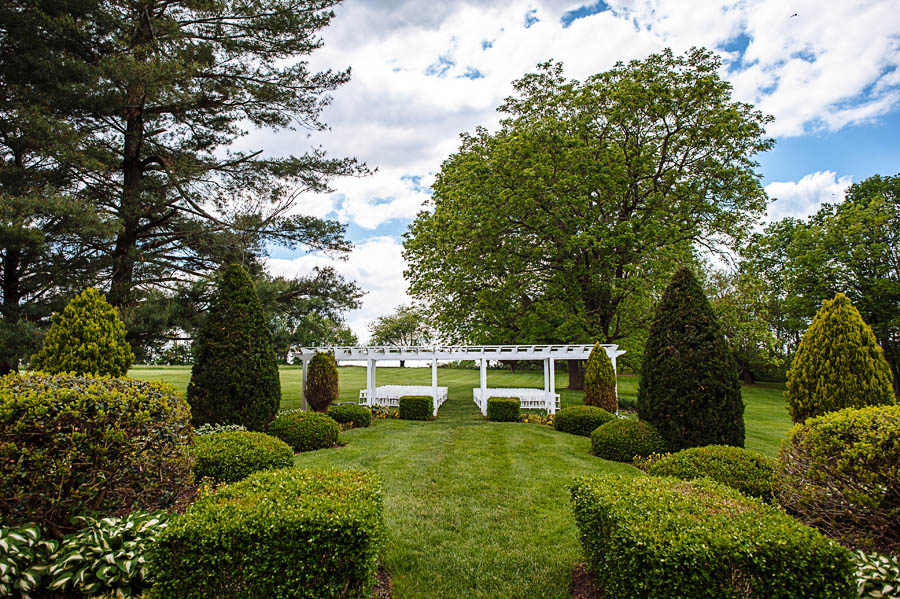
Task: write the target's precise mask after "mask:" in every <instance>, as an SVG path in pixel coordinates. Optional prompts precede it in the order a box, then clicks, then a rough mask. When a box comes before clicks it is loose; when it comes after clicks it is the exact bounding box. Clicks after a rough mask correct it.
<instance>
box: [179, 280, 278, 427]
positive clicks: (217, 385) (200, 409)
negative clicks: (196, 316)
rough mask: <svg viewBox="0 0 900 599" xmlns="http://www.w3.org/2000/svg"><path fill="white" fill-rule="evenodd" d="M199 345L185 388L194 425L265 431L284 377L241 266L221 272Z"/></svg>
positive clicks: (273, 414)
mask: <svg viewBox="0 0 900 599" xmlns="http://www.w3.org/2000/svg"><path fill="white" fill-rule="evenodd" d="M195 348H196V350H197V353H196V357H195V359H194V366H193V368H192V369H191V381H190V383H189V384H188V388H187V400H188V403H189V404H190V405H191V412H192V415H193V422H194V426H200V425H202V424H213V423H220V424H242V425H244V426H246V427H247V428H248V429H250V430H254V431H264V430H266V427H267V426H268V424H269V422H270V421H271V420H272V418H274V417H275V414H276V412H278V406H279V405H280V403H281V380H280V379H279V377H278V363H277V361H276V358H275V350H274V348H273V346H272V334H271V333H270V332H269V327H268V325H267V323H266V315H265V313H264V312H263V308H262V304H261V303H260V301H259V296H258V295H257V294H256V289H255V288H254V287H253V281H251V280H250V277H249V275H247V273H246V272H245V271H244V269H243V268H241V267H240V265H237V264H232V265H231V266H229V267H228V268H226V269H224V270H223V271H222V273H221V274H220V276H219V280H218V285H217V287H216V292H215V295H214V296H213V300H212V303H211V304H210V307H209V311H208V312H207V315H206V318H205V319H204V321H203V324H202V325H201V326H200V331H199V334H198V335H197V342H196V344H195Z"/></svg>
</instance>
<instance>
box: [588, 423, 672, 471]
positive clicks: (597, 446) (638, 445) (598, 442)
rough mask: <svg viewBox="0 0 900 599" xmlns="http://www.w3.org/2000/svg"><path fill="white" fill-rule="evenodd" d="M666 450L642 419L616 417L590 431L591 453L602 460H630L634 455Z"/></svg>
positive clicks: (658, 435) (654, 430) (660, 439)
mask: <svg viewBox="0 0 900 599" xmlns="http://www.w3.org/2000/svg"><path fill="white" fill-rule="evenodd" d="M664 451H666V442H665V441H664V440H663V438H662V436H661V435H660V434H659V433H658V432H657V431H656V429H655V428H653V425H652V424H650V423H648V422H644V421H642V420H631V419H630V418H616V419H615V420H612V421H610V422H607V423H606V424H604V425H603V426H601V427H599V428H598V429H597V430H595V431H594V432H593V433H591V453H593V454H594V455H595V456H597V457H598V458H603V459H604V460H613V461H615V462H631V461H632V460H634V457H635V456H646V455H650V454H651V453H654V452H655V453H662V452H664Z"/></svg>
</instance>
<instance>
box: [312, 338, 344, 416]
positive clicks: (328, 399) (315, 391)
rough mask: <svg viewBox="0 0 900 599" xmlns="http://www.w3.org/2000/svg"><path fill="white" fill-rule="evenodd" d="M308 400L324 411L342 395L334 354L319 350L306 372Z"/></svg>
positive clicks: (313, 406) (317, 409) (314, 406)
mask: <svg viewBox="0 0 900 599" xmlns="http://www.w3.org/2000/svg"><path fill="white" fill-rule="evenodd" d="M304 391H305V392H306V402H307V403H308V404H309V407H310V408H312V409H313V410H315V411H316V412H324V411H326V410H327V409H328V406H330V405H331V404H332V403H334V402H335V401H337V399H338V396H339V395H340V389H339V387H338V370H337V362H335V360H334V355H333V354H329V353H323V352H317V353H316V355H314V356H313V357H312V359H311V360H310V361H309V366H308V370H307V372H306V389H305V390H304Z"/></svg>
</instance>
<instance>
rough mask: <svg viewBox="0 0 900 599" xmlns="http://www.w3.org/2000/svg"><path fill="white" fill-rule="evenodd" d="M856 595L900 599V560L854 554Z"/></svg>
mask: <svg viewBox="0 0 900 599" xmlns="http://www.w3.org/2000/svg"><path fill="white" fill-rule="evenodd" d="M853 557H854V561H855V562H856V593H857V595H859V596H860V597H867V598H868V597H871V598H873V599H900V559H897V558H896V557H893V556H891V555H881V554H879V553H870V554H867V553H864V552H862V551H857V552H855V553H854V554H853Z"/></svg>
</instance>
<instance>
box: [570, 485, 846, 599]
mask: <svg viewBox="0 0 900 599" xmlns="http://www.w3.org/2000/svg"><path fill="white" fill-rule="evenodd" d="M571 495H572V508H573V511H574V514H575V523H576V525H577V527H578V531H579V537H580V540H581V545H582V548H583V549H584V555H585V558H586V561H587V569H588V571H589V572H590V573H591V574H592V575H593V577H594V582H595V583H597V585H598V586H601V587H602V588H603V590H604V591H605V593H606V596H607V597H635V598H638V597H648V598H649V597H685V598H690V599H722V598H723V597H729V598H738V597H740V598H744V599H812V598H816V599H819V598H820V599H837V598H843V599H849V597H852V596H853V595H854V590H853V562H852V557H851V554H850V552H849V551H848V550H847V549H845V548H843V547H841V546H840V545H838V544H837V543H835V542H833V541H831V540H829V539H828V538H826V537H825V536H823V535H822V534H820V533H819V532H818V531H816V530H814V529H812V528H809V527H807V526H804V525H803V524H801V523H799V522H797V521H796V520H794V519H793V518H791V517H790V516H788V515H787V514H784V513H783V512H781V511H779V510H777V509H776V508H774V507H771V506H768V505H766V504H764V503H762V502H760V501H758V500H755V499H750V498H747V497H744V496H743V495H741V494H740V493H738V492H737V491H735V490H734V489H731V488H729V487H727V486H725V485H722V484H719V483H717V482H715V481H711V480H707V479H700V480H695V481H684V480H680V479H676V478H668V477H655V476H641V477H626V476H616V475H605V476H603V475H601V476H592V477H581V478H578V479H576V480H575V482H574V484H573V485H572V487H571Z"/></svg>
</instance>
